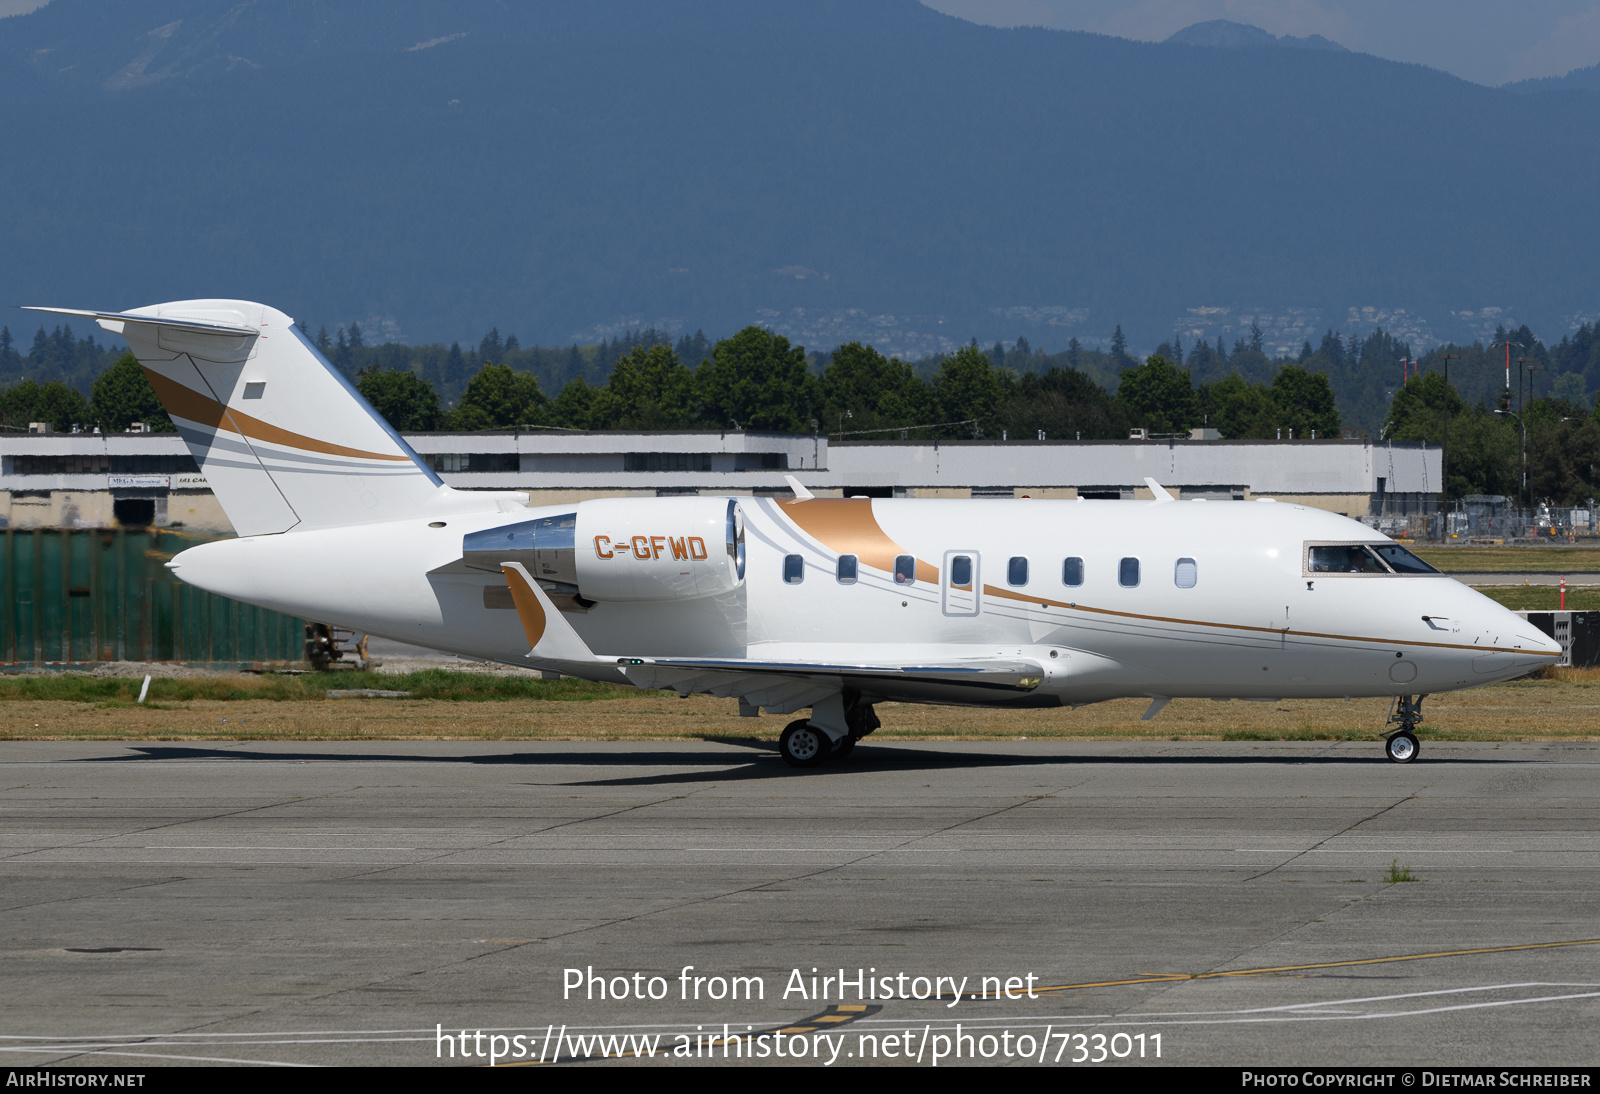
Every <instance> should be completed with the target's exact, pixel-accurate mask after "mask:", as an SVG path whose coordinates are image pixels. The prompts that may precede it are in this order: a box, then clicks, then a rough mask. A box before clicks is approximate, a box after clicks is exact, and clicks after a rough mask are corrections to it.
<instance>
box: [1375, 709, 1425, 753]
mask: <svg viewBox="0 0 1600 1094" xmlns="http://www.w3.org/2000/svg"><path fill="white" fill-rule="evenodd" d="M1426 698H1427V696H1426V695H1416V696H1412V695H1401V696H1399V697H1398V698H1396V699H1395V701H1394V705H1393V706H1392V707H1390V708H1389V718H1388V720H1387V721H1386V722H1384V726H1385V727H1388V726H1396V727H1397V728H1395V729H1392V730H1389V731H1388V732H1386V733H1385V734H1384V735H1383V752H1384V755H1386V756H1388V757H1389V759H1391V760H1393V761H1394V762H1395V763H1397V764H1408V763H1410V762H1411V761H1412V760H1414V759H1416V758H1417V756H1418V755H1419V754H1420V753H1421V752H1422V745H1421V744H1419V743H1418V742H1417V733H1416V730H1417V723H1418V722H1421V721H1422V701H1423V700H1424V699H1426Z"/></svg>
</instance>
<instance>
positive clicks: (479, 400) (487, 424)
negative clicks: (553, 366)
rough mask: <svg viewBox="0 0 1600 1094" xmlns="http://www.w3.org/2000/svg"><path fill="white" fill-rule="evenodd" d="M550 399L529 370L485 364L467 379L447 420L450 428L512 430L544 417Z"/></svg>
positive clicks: (539, 420)
mask: <svg viewBox="0 0 1600 1094" xmlns="http://www.w3.org/2000/svg"><path fill="white" fill-rule="evenodd" d="M549 405H550V400H549V398H548V397H547V396H546V395H545V393H544V392H542V391H540V390H539V381H538V379H537V378H536V377H535V376H533V375H532V374H531V373H527V372H513V371H512V370H511V368H510V367H508V366H506V365H484V366H483V367H482V368H480V369H479V370H478V372H477V375H475V376H473V378H472V379H471V380H469V381H467V388H466V390H465V391H464V392H462V394H461V401H460V402H459V403H457V404H456V407H455V409H454V410H452V411H451V412H450V415H449V417H448V419H447V421H446V425H447V427H448V428H450V429H462V430H477V429H512V428H514V427H516V426H518V425H522V424H524V423H532V422H541V421H543V420H544V417H543V416H544V413H545V410H546V408H547V407H548V406H549Z"/></svg>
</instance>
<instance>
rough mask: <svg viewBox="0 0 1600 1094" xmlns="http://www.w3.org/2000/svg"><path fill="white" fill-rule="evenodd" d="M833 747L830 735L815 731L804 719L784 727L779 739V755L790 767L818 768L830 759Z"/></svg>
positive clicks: (818, 730)
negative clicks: (829, 738) (829, 755)
mask: <svg viewBox="0 0 1600 1094" xmlns="http://www.w3.org/2000/svg"><path fill="white" fill-rule="evenodd" d="M832 748H833V745H832V743H831V742H830V741H829V740H828V735H827V734H826V733H824V732H822V730H820V729H814V728H813V727H812V725H811V723H810V722H808V721H806V720H805V719H804V718H802V719H800V720H799V721H798V722H790V723H789V724H788V725H786V726H784V727H783V735H782V736H781V737H779V738H778V754H779V755H781V756H782V757H783V762H784V763H786V764H788V765H789V766H790V767H816V766H817V765H818V764H820V763H821V762H822V761H823V760H826V759H827V758H828V754H829V752H830V751H831V750H832Z"/></svg>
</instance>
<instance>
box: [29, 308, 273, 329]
mask: <svg viewBox="0 0 1600 1094" xmlns="http://www.w3.org/2000/svg"><path fill="white" fill-rule="evenodd" d="M22 310H23V311H42V312H48V313H50V314H51V315H76V316H79V317H80V318H83V319H93V320H94V321H95V322H96V323H99V324H100V326H102V327H104V328H105V329H106V330H108V331H110V332H111V333H112V334H121V333H122V332H123V326H124V325H125V324H127V323H145V324H147V325H149V326H152V327H168V328H170V329H172V330H182V331H189V332H190V333H192V334H231V335H241V334H257V333H259V332H258V331H257V330H256V329H255V328H254V327H246V326H237V325H231V324H227V323H211V322H206V321H204V320H200V319H180V318H168V317H163V316H155V315H135V314H129V313H127V312H120V311H84V310H83V309H81V308H36V307H31V306H29V307H24V308H23V309H22Z"/></svg>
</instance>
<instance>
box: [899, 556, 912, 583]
mask: <svg viewBox="0 0 1600 1094" xmlns="http://www.w3.org/2000/svg"><path fill="white" fill-rule="evenodd" d="M916 580H917V559H916V556H915V555H895V556H894V583H895V584H896V585H910V584H913V583H914V582H915V581H916Z"/></svg>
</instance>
